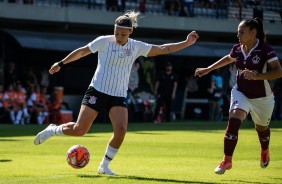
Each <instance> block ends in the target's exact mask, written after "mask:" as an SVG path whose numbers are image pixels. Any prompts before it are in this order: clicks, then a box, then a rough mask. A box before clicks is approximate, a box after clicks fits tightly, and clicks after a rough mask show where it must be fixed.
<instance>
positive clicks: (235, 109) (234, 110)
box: [195, 18, 282, 174]
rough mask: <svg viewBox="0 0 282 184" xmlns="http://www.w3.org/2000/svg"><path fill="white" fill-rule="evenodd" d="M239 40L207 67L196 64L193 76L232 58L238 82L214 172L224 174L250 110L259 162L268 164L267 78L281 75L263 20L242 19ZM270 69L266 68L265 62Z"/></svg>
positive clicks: (269, 95)
mask: <svg viewBox="0 0 282 184" xmlns="http://www.w3.org/2000/svg"><path fill="white" fill-rule="evenodd" d="M237 37H238V39H239V42H240V43H239V44H236V45H234V46H233V48H232V49H231V52H230V54H229V55H226V56H224V57H223V58H221V59H220V60H218V61H217V62H215V63H214V64H212V65H210V66H209V67H207V68H197V69H196V71H195V76H199V77H202V76H204V75H206V74H208V73H209V72H211V71H212V70H214V69H217V68H221V67H223V66H225V65H227V64H230V63H232V62H235V64H236V67H237V68H238V71H237V83H236V85H235V86H234V87H233V89H232V91H231V101H230V109H229V120H228V125H227V128H226V132H225V136H224V157H223V161H222V162H221V163H220V165H219V166H217V167H216V168H215V173H216V174H224V172H225V170H227V169H231V167H232V155H233V152H234V149H235V147H236V144H237V141H238V131H239V128H240V125H241V123H242V121H243V120H244V119H246V117H247V114H248V113H250V114H251V116H252V119H253V121H254V123H255V128H256V130H257V133H258V138H259V141H260V144H261V159H260V166H261V167H262V168H266V167H267V166H268V164H269V161H270V157H269V147H268V146H269V140H270V130H269V127H268V125H269V121H270V119H271V114H272V111H273V107H274V97H273V94H272V92H271V89H270V86H269V83H268V81H267V80H272V79H276V78H280V77H281V76H282V69H281V65H280V63H279V61H278V58H277V56H276V54H275V52H274V51H273V50H272V48H271V47H270V46H269V45H267V44H266V43H265V40H266V39H265V38H266V36H265V33H264V29H263V23H262V21H261V20H260V19H259V18H254V19H249V20H243V21H242V22H241V23H240V24H239V26H238V34H237ZM268 65H269V66H270V67H271V70H270V71H269V70H267V66H268Z"/></svg>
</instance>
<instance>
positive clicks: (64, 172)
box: [0, 120, 282, 184]
mask: <svg viewBox="0 0 282 184" xmlns="http://www.w3.org/2000/svg"><path fill="white" fill-rule="evenodd" d="M45 127H46V125H44V126H43V125H42V126H39V125H25V126H21V125H19V126H14V125H5V124H4V125H3V124H0V183H5V184H7V183H9V184H10V183H21V184H25V183H26V184H43V183H52V184H57V183H65V184H72V183H75V184H77V183H81V184H87V183H89V184H90V183H91V184H96V183H97V184H99V183H101V184H119V183H120V184H141V183H142V184H160V183H166V184H180V183H187V184H189V183H204V184H211V183H232V184H234V183H252V184H254V183H259V184H264V183H265V184H271V183H273V184H278V183H282V143H281V137H282V122H281V121H280V122H279V121H272V122H271V124H270V127H271V141H270V156H271V162H270V165H269V166H268V168H266V169H262V168H260V166H259V159H260V145H259V141H258V138H257V133H256V131H255V129H254V126H253V123H252V122H251V121H245V122H243V125H242V127H241V129H240V131H239V140H238V144H237V148H236V150H235V153H234V157H233V168H232V169H231V170H229V171H226V172H225V174H224V175H216V174H215V173H214V168H215V167H216V166H217V165H218V164H219V163H220V161H221V160H222V156H223V135H224V131H225V128H226V121H223V122H219V123H210V122H202V121H191V120H187V121H186V122H180V121H177V122H171V123H163V124H160V125H156V124H153V123H129V126H128V133H127V135H126V138H125V141H124V143H123V145H122V147H121V149H120V150H119V153H118V155H117V156H116V157H115V159H114V160H113V161H112V163H111V164H110V167H111V169H112V170H113V171H114V172H116V173H117V174H119V176H115V177H111V176H104V175H98V174H97V168H98V165H99V163H100V161H101V159H102V157H103V155H104V151H105V146H106V144H107V142H108V140H109V138H110V137H111V135H112V129H111V125H110V124H93V126H92V128H91V130H90V131H89V133H88V134H86V135H85V136H83V137H68V136H62V137H59V136H57V137H53V138H51V139H49V140H47V141H46V142H45V143H43V144H42V145H38V146H35V145H34V144H33V139H34V137H35V135H36V134H37V132H39V131H41V130H42V129H44V128H45ZM75 144H81V145H83V146H85V147H87V149H88V150H89V152H90V162H89V164H88V165H87V166H86V167H85V168H83V169H73V168H71V167H70V166H69V165H68V164H67V162H66V152H67V150H68V149H69V148H70V147H71V146H73V145H75Z"/></svg>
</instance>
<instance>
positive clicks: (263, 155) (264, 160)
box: [260, 148, 270, 169]
mask: <svg viewBox="0 0 282 184" xmlns="http://www.w3.org/2000/svg"><path fill="white" fill-rule="evenodd" d="M269 162H270V157H269V149H268V148H267V150H261V152H260V166H261V168H264V169H265V168H266V167H267V166H268V164H269Z"/></svg>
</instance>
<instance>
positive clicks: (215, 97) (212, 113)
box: [208, 78, 222, 122]
mask: <svg viewBox="0 0 282 184" xmlns="http://www.w3.org/2000/svg"><path fill="white" fill-rule="evenodd" d="M208 94H209V121H212V122H214V121H215V120H217V121H218V120H219V119H220V104H219V99H220V98H221V96H222V94H221V89H220V88H218V87H217V85H216V81H215V79H214V78H211V83H210V86H209V88H208Z"/></svg>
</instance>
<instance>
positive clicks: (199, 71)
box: [194, 55, 234, 77]
mask: <svg viewBox="0 0 282 184" xmlns="http://www.w3.org/2000/svg"><path fill="white" fill-rule="evenodd" d="M233 61H234V58H231V57H230V56H229V55H226V56H224V57H223V58H221V59H220V60H218V61H217V62H215V63H214V64H212V65H210V66H209V67H207V68H197V69H196V70H195V73H194V76H196V77H202V76H204V75H207V74H208V73H210V72H211V71H213V70H215V69H218V68H221V67H223V66H225V65H228V64H230V63H232V62H233Z"/></svg>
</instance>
